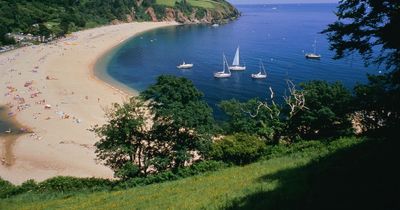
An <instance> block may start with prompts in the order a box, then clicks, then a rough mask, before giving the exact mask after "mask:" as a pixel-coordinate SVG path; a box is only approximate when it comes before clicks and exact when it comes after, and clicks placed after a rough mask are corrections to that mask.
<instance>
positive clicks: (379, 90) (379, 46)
mask: <svg viewBox="0 0 400 210" xmlns="http://www.w3.org/2000/svg"><path fill="white" fill-rule="evenodd" d="M336 15H337V17H338V20H337V21H336V22H335V23H333V24H330V25H329V27H328V28H327V29H326V30H324V31H323V33H326V34H328V36H329V40H330V43H331V49H333V50H335V51H336V58H342V57H344V56H346V55H348V54H350V53H353V52H358V53H360V54H361V55H362V56H363V58H364V61H365V63H366V64H369V63H371V62H373V63H376V64H379V65H384V66H385V69H386V71H387V73H385V74H384V75H382V76H369V83H368V84H366V85H358V86H357V87H356V88H355V93H356V96H357V97H356V100H357V102H358V103H357V104H356V105H357V110H358V113H357V114H359V116H358V117H360V118H361V122H363V123H365V125H364V126H365V127H364V128H365V129H366V130H369V131H372V132H376V131H377V132H379V133H380V134H381V135H386V136H387V135H391V134H393V132H389V133H388V132H387V131H393V130H396V128H398V127H399V125H400V114H399V111H400V110H399V108H398V106H397V104H398V103H399V102H400V85H399V84H400V42H399V39H398V37H399V36H400V31H399V28H400V2H399V1H391V0H368V1H361V0H355V1H340V4H339V7H338V12H337V13H336Z"/></svg>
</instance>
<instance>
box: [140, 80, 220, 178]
mask: <svg viewBox="0 0 400 210" xmlns="http://www.w3.org/2000/svg"><path fill="white" fill-rule="evenodd" d="M140 95H141V97H142V98H143V99H145V100H148V101H149V102H148V106H149V109H150V111H151V113H152V115H153V116H154V117H153V119H152V121H153V128H152V138H153V139H154V140H157V141H158V142H161V143H160V145H164V147H162V148H159V150H158V151H159V153H158V156H157V157H158V158H159V160H157V162H164V163H165V164H163V165H158V166H157V169H159V170H165V169H167V168H179V167H183V166H184V165H185V163H187V162H188V161H190V160H191V159H192V158H193V157H194V155H195V153H196V152H198V153H199V155H202V156H203V157H204V156H205V155H207V152H208V150H209V147H210V144H211V140H210V138H211V137H210V134H211V133H212V128H213V123H214V120H213V116H212V110H211V108H210V107H209V106H208V105H207V103H206V102H205V101H204V99H203V93H201V92H200V91H198V90H197V89H196V88H195V87H194V85H193V84H192V82H191V81H189V80H188V79H185V78H178V77H174V76H160V77H158V79H157V82H156V84H154V85H151V86H150V87H149V88H148V89H147V90H145V91H143V92H142V93H141V94H140Z"/></svg>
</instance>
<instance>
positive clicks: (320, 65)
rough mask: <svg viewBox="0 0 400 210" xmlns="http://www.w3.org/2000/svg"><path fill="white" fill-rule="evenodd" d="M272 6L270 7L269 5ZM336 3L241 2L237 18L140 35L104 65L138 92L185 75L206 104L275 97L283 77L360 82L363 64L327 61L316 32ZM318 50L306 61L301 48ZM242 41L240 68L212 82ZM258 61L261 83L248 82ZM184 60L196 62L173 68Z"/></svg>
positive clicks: (354, 59) (355, 59) (372, 70)
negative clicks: (316, 56) (165, 76)
mask: <svg viewBox="0 0 400 210" xmlns="http://www.w3.org/2000/svg"><path fill="white" fill-rule="evenodd" d="M274 7H275V8H276V9H274ZM335 7H336V5H335V4H302V5H297V4H296V5H295V4H292V5H241V6H238V9H239V10H240V11H241V12H242V14H243V15H242V17H240V18H239V19H238V20H236V21H233V22H231V23H229V24H226V25H221V26H219V27H211V26H208V25H192V26H174V27H168V28H162V29H157V30H154V31H150V32H147V33H144V34H142V35H139V36H138V37H136V38H134V39H131V40H129V41H128V42H126V43H125V44H123V45H122V46H120V47H119V48H117V49H115V50H114V51H113V52H112V53H111V54H110V56H111V57H109V59H107V62H106V64H105V70H106V72H107V74H108V75H109V76H111V77H112V78H113V79H114V80H116V81H118V82H120V83H123V84H124V85H126V86H128V87H131V88H133V89H136V90H139V91H141V90H144V89H145V88H146V87H148V86H149V85H150V84H152V83H154V82H155V80H156V78H157V77H158V76H159V75H161V74H170V75H177V76H182V77H186V78H188V79H190V80H192V81H193V83H194V84H195V86H196V87H197V88H198V89H200V90H201V91H202V92H204V94H205V99H206V100H207V102H208V103H209V104H210V105H211V106H212V107H213V108H214V109H215V111H216V113H217V114H218V113H219V111H218V109H217V107H216V104H217V103H218V102H219V101H221V100H225V99H231V98H236V99H239V100H247V99H250V98H254V97H258V98H261V99H262V98H266V97H267V96H268V95H269V91H268V88H269V87H270V86H271V87H272V88H273V89H274V91H275V94H276V95H277V100H279V99H281V95H283V94H284V93H285V88H286V82H285V80H287V79H290V80H292V81H294V82H295V83H299V82H303V81H307V80H314V79H318V80H327V81H330V82H333V81H341V82H342V83H343V84H345V86H347V87H348V88H352V87H353V86H354V85H355V84H356V83H357V82H365V81H366V73H377V71H378V70H376V69H375V68H372V67H370V68H366V67H364V65H363V62H362V61H361V59H360V58H359V57H358V56H351V57H348V58H346V59H342V60H333V59H332V57H333V56H334V53H333V52H332V51H329V49H328V48H329V46H328V42H327V39H326V36H325V35H322V34H319V32H320V31H322V30H323V29H325V28H326V26H327V24H329V23H332V22H334V21H335V19H336V17H335V15H334V13H333V12H334V11H335ZM314 40H317V52H318V53H319V54H321V55H322V59H321V60H307V59H305V58H304V54H305V53H306V52H311V51H312V50H313V48H312V44H313V42H314ZM239 45H240V48H241V61H242V63H245V64H246V66H247V70H246V71H244V72H233V73H232V74H233V75H232V77H231V78H228V79H215V78H214V77H213V72H216V71H220V70H221V69H222V53H225V54H226V56H227V58H228V61H229V62H232V59H233V57H234V53H235V50H236V47H237V46H239ZM259 59H262V60H263V62H264V65H265V67H266V70H267V74H268V77H267V79H266V80H252V79H251V77H250V74H252V73H257V72H258V70H259V65H258V63H259ZM183 60H185V61H186V62H190V63H193V64H194V68H193V69H191V70H179V69H177V68H176V65H178V64H179V63H181V62H182V61H183Z"/></svg>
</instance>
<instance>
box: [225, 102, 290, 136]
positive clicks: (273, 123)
mask: <svg viewBox="0 0 400 210" xmlns="http://www.w3.org/2000/svg"><path fill="white" fill-rule="evenodd" d="M219 106H220V108H221V109H222V110H223V111H224V113H225V114H226V115H227V117H228V118H227V120H226V123H227V124H226V126H225V131H226V132H227V133H228V134H233V133H236V132H239V133H247V134H253V135H254V134H255V135H258V136H259V137H261V138H263V139H264V140H266V141H267V142H272V143H277V142H278V141H279V139H280V138H281V136H282V135H284V131H285V127H286V123H285V119H284V118H283V117H282V116H281V115H280V114H281V112H282V111H283V110H282V108H281V106H279V105H277V104H275V103H271V104H270V105H267V106H268V107H267V106H264V105H263V102H261V101H260V100H258V99H250V100H249V101H247V102H239V101H237V100H235V99H232V100H229V101H222V102H221V103H220V104H219Z"/></svg>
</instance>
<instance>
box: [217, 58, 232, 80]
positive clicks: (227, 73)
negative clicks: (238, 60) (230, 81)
mask: <svg viewBox="0 0 400 210" xmlns="http://www.w3.org/2000/svg"><path fill="white" fill-rule="evenodd" d="M222 58H223V59H222V65H223V70H222V71H219V72H215V73H214V77H215V78H228V77H231V71H230V70H229V66H228V62H227V61H226V57H225V55H224V54H222ZM225 66H226V67H227V68H225ZM226 69H228V71H225V70H226Z"/></svg>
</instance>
